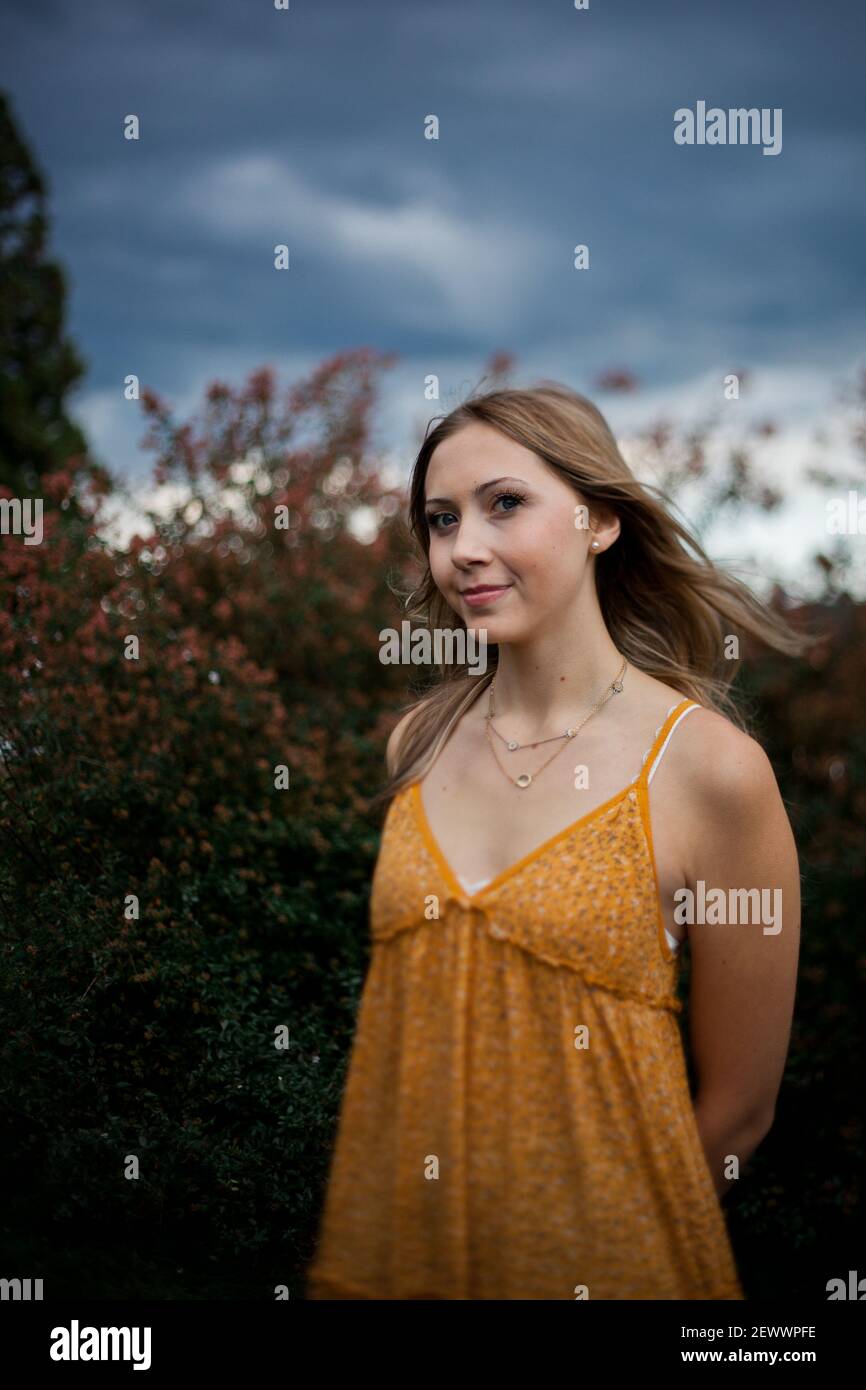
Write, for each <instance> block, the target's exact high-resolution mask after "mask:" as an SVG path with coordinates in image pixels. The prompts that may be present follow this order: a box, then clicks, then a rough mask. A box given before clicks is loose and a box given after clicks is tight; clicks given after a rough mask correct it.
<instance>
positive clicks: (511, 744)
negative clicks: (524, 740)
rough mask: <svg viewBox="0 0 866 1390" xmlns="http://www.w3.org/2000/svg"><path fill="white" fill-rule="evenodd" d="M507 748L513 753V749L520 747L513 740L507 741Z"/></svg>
mask: <svg viewBox="0 0 866 1390" xmlns="http://www.w3.org/2000/svg"><path fill="white" fill-rule="evenodd" d="M508 747H509V748H510V750H511V752H512V753H513V752H514V750H515V748H519V747H520V744H519V743H515V742H514V741H513V740H509V743H508Z"/></svg>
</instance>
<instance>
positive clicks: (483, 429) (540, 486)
mask: <svg viewBox="0 0 866 1390" xmlns="http://www.w3.org/2000/svg"><path fill="white" fill-rule="evenodd" d="M425 497H426V502H425V512H426V516H427V525H428V527H429V531H430V571H431V573H432V575H433V579H434V582H435V584H436V586H437V588H438V589H439V590H440V592H441V594H442V596H443V598H444V599H445V601H446V602H447V603H448V604H449V605H450V607H451V608H453V610H454V612H455V613H457V614H459V615H460V617H461V618H463V620H464V621H465V623H466V626H467V628H473V629H481V628H484V629H486V631H487V641H488V642H516V641H521V640H525V639H526V638H527V637H529V636H533V635H535V634H536V633H537V632H538V631H539V630H540V629H543V628H545V627H548V626H549V625H550V624H554V625H556V624H561V623H562V622H563V618H564V615H565V613H566V611H567V609H568V608H569V606H570V605H571V604H572V602H573V601H574V599H575V598H576V596H577V594H578V593H579V591H580V587H581V584H582V583H583V582H584V581H585V579H586V578H587V577H590V578H591V576H588V568H589V566H588V554H589V546H590V542H591V541H592V539H593V538H594V537H596V536H597V537H601V536H603V535H606V534H608V533H607V532H604V531H601V530H596V531H591V530H589V529H587V525H586V521H585V514H584V515H583V516H581V514H580V513H579V512H577V511H576V508H578V506H579V504H580V501H581V499H580V498H579V497H578V496H577V494H576V493H575V491H574V489H573V488H571V487H570V486H569V485H568V484H567V483H565V482H563V480H562V479H561V478H560V477H559V476H558V475H557V474H556V473H555V472H554V471H553V470H552V469H550V468H548V466H547V465H546V464H545V463H543V462H542V460H541V459H540V458H538V456H537V455H536V454H534V453H532V451H531V450H529V449H526V448H524V447H523V445H522V444H518V443H516V442H515V441H514V440H512V439H509V438H508V436H507V435H503V434H500V433H499V431H498V430H496V429H494V428H493V427H492V426H490V425H486V424H481V423H477V422H473V423H472V424H469V425H465V426H463V427H462V428H461V429H460V430H458V431H457V433H456V434H453V435H451V436H450V437H449V438H448V439H445V440H443V442H442V443H441V444H439V445H437V447H436V448H435V449H434V451H433V454H432V456H431V458H430V462H429V465H428V468H427V479H426V488H425ZM576 520H577V521H578V525H575V521H576ZM595 520H596V519H595V518H593V522H595ZM613 525H614V528H616V523H615V522H614V523H613ZM616 529H618V528H616ZM606 543H607V542H604V541H603V542H602V544H606ZM593 553H600V552H593ZM481 586H495V588H494V591H493V592H491V593H490V594H488V595H479V596H478V598H477V599H476V600H475V601H473V600H472V596H471V594H469V593H467V592H466V591H467V590H471V589H473V588H476V587H481Z"/></svg>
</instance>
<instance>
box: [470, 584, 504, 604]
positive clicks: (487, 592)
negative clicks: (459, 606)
mask: <svg viewBox="0 0 866 1390" xmlns="http://www.w3.org/2000/svg"><path fill="white" fill-rule="evenodd" d="M510 588H511V585H510V584H503V585H502V586H501V587H500V588H498V589H481V590H479V592H478V593H473V594H470V593H465V592H464V593H463V594H462V595H461V597H462V598H463V600H464V602H465V603H468V604H469V606H470V608H486V607H487V605H488V604H489V603H495V602H496V600H497V599H500V598H502V595H503V594H507V593H508V590H509V589H510Z"/></svg>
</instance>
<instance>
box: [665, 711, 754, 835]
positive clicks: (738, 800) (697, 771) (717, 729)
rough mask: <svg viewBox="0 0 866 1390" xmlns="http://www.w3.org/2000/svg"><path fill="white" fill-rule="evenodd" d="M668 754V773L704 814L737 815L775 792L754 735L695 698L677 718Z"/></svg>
mask: <svg viewBox="0 0 866 1390" xmlns="http://www.w3.org/2000/svg"><path fill="white" fill-rule="evenodd" d="M682 698H684V697H682ZM667 756H668V758H669V762H670V768H669V771H670V774H671V775H672V776H673V777H675V778H676V780H677V782H678V783H679V784H680V785H681V786H682V787H683V789H684V790H685V791H687V792H688V794H689V795H690V797H692V798H694V801H695V803H696V804H697V806H698V807H699V808H701V810H703V811H706V812H708V813H714V814H715V815H720V816H722V817H724V816H727V815H730V814H731V813H733V812H735V811H736V812H737V813H738V814H742V813H744V812H747V811H748V810H749V808H750V807H754V808H756V809H757V808H759V807H760V806H761V805H762V804H765V802H766V798H767V796H769V795H776V796H778V794H779V793H778V784H777V782H776V776H775V773H774V772H773V767H772V764H771V762H770V759H769V758H768V756H767V754H766V752H765V750H764V748H763V747H762V746H761V744H760V742H759V741H758V739H757V738H754V737H753V736H752V735H751V734H749V733H747V732H746V731H745V730H743V729H740V728H738V727H737V725H736V724H734V723H733V722H732V720H730V719H729V718H728V717H727V715H724V714H722V713H720V712H719V711H718V710H714V709H710V708H708V707H707V706H706V705H702V704H700V703H699V702H695V706H694V707H692V708H691V710H690V712H689V716H688V718H687V719H683V720H682V721H680V723H679V725H678V727H677V736H676V738H674V739H672V740H671V743H670V746H669V748H668V750H667Z"/></svg>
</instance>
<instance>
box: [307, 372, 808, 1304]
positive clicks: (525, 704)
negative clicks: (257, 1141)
mask: <svg viewBox="0 0 866 1390" xmlns="http://www.w3.org/2000/svg"><path fill="white" fill-rule="evenodd" d="M411 513H412V530H413V532H414V534H415V536H416V538H417V539H418V540H419V542H420V545H421V547H422V550H423V552H424V555H425V557H426V561H427V566H428V569H427V574H426V576H425V582H424V586H423V588H422V590H421V597H420V604H419V607H418V609H416V610H415V611H416V612H419V613H420V614H421V615H422V616H423V617H424V618H426V620H427V621H428V622H429V624H430V626H431V628H435V627H443V628H452V629H453V628H455V627H457V628H461V627H465V628H466V629H475V630H476V631H477V632H478V633H479V634H481V632H482V630H486V640H487V643H488V648H487V655H488V661H489V665H488V669H487V671H486V673H485V674H484V675H481V676H479V675H473V674H470V673H469V671H468V669H467V667H466V666H465V665H464V666H461V667H458V666H451V667H448V668H446V669H443V670H442V673H441V675H442V679H441V682H440V683H439V684H438V685H437V686H436V687H435V689H433V691H432V693H428V694H427V695H426V696H425V698H423V699H422V700H420V701H417V702H416V703H415V704H414V705H413V706H412V707H411V708H410V709H409V711H408V712H407V713H406V714H405V715H404V717H403V718H402V719H401V720H400V722H399V723H398V724H397V726H396V727H395V729H394V731H393V733H392V735H391V738H390V740H389V743H388V749H387V760H388V768H389V772H390V781H389V783H388V786H387V787H386V789H385V792H384V793H383V795H389V796H392V797H393V800H392V801H391V804H390V806H389V809H388V814H387V816H386V820H385V825H384V829H383V835H382V842H381V847H380V852H379V858H378V862H377V865H376V871H375V875H374V879H373V887H372V899H371V908H370V921H371V936H372V948H373V949H372V959H371V964H370V969H369V973H368V976H367V979H366V982H365V986H364V992H363V997H362V1001H361V1006H360V1011H359V1016H358V1022H357V1030H356V1035H355V1041H354V1045H353V1050H352V1056H351V1059H350V1066H349V1071H348V1075H347V1081H346V1088H345V1093H344V1097H343V1107H342V1112H341V1116H340V1124H339V1130H338V1135H337V1143H336V1148H335V1152H334V1156H333V1159H332V1164H331V1172H330V1180H329V1185H328V1191H327V1196H326V1203H325V1209H324V1214H323V1220H322V1226H321V1232H320V1241H319V1248H318V1252H317V1256H316V1259H315V1260H314V1262H313V1265H312V1267H311V1269H310V1270H309V1271H308V1285H307V1294H308V1297H311V1298H331V1299H333V1298H338V1299H339V1298H342V1299H346V1298H349V1299H352V1298H361V1299H362V1298H367V1299H575V1298H591V1299H593V1298H594V1299H741V1298H743V1296H744V1294H743V1290H742V1286H741V1283H740V1280H739V1275H738V1271H737V1269H736V1266H735V1262H734V1258H733V1254H732V1250H731V1246H730V1242H729V1238H728V1234H727V1228H726V1224H725V1219H724V1214H723V1211H722V1208H721V1205H720V1199H721V1197H722V1196H723V1194H724V1193H725V1191H726V1190H727V1188H728V1187H729V1186H730V1185H731V1183H732V1182H733V1181H735V1180H736V1178H737V1177H738V1176H739V1175H740V1174H741V1172H742V1167H743V1165H744V1164H745V1163H746V1162H747V1160H748V1158H749V1156H750V1155H751V1154H752V1153H753V1151H754V1149H755V1148H756V1146H757V1145H758V1144H759V1143H760V1142H761V1139H762V1138H763V1137H764V1136H765V1135H766V1133H767V1131H768V1130H769V1128H770V1126H771V1124H772V1121H773V1114H774V1107H775V1101H776V1096H777V1092H778V1089H779V1085H780V1082H781V1077H782V1073H783V1068H784V1063H785V1057H786V1052H787V1047H788V1041H789V1035H790V1026H791V1018H792V1010H793V1001H794V993H795V981H796V970H797V956H798V947H799V872H798V865H797V857H796V851H795V847H794V842H793V837H792V834H791V828H790V825H789V823H788V818H787V815H786V813H785V809H784V806H783V803H782V800H781V797H780V794H779V790H778V787H777V784H776V780H775V777H774V775H773V772H772V769H771V767H770V764H769V761H768V759H767V757H766V755H765V754H764V752H763V750H762V749H761V747H760V746H759V745H758V743H756V742H755V741H754V739H752V738H751V737H750V736H749V735H748V733H747V732H745V730H744V728H743V721H742V718H741V716H740V715H739V714H738V713H737V711H736V708H735V706H734V705H733V703H732V701H731V699H730V696H729V694H728V692H727V687H728V685H729V683H730V680H731V678H732V675H733V672H734V670H735V667H736V661H735V660H731V659H730V657H731V653H732V652H733V650H734V647H735V639H739V638H741V637H742V636H743V635H745V634H747V633H749V634H752V635H754V636H757V637H758V638H760V639H762V640H763V641H764V642H766V643H767V644H769V645H770V646H773V647H776V648H777V649H780V650H783V651H788V652H796V651H800V650H802V649H803V647H804V646H805V640H804V639H803V638H800V637H798V636H797V635H796V634H794V633H793V631H792V630H790V629H789V628H788V627H787V626H786V625H785V624H784V622H783V621H782V620H781V619H780V618H778V617H777V616H776V615H775V614H774V613H773V612H772V611H771V610H769V609H768V608H766V607H765V606H764V605H762V604H761V603H760V602H759V601H758V600H757V599H756V598H755V597H754V596H753V595H752V594H751V593H750V592H749V591H748V590H747V589H746V588H744V587H743V586H741V585H740V584H739V583H738V581H736V580H735V579H733V578H731V577H730V576H728V575H726V574H724V573H722V572H721V571H720V570H719V569H718V568H717V567H716V566H714V565H713V563H712V562H711V561H710V560H709V559H708V557H707V556H706V554H705V553H704V551H703V550H702V549H701V547H700V546H699V545H698V544H697V542H695V541H694V540H693V539H692V538H690V537H689V535H688V533H687V532H686V531H685V530H684V529H683V528H682V527H681V526H680V525H679V523H678V522H677V521H676V520H675V519H674V518H673V517H672V516H671V515H670V514H669V513H668V511H667V510H666V509H665V508H664V507H663V506H662V505H661V503H660V502H659V501H658V500H655V499H654V498H653V497H652V496H651V495H650V489H648V488H647V487H645V486H642V485H641V484H639V483H638V482H637V480H636V479H635V478H634V477H633V475H632V473H631V472H630V470H629V468H628V466H627V464H626V463H625V461H624V460H623V458H622V456H621V454H620V452H619V450H618V448H617V445H616V442H615V440H614V438H613V435H612V434H611V432H610V430H609V428H608V426H607V424H606V423H605V421H604V419H603V417H602V416H601V414H600V413H599V411H598V410H597V409H596V408H595V407H594V406H593V405H592V404H591V403H590V402H589V401H588V400H586V399H585V398H583V397H581V396H579V395H577V394H576V393H574V392H572V391H569V390H567V389H566V388H564V387H559V386H556V385H542V386H539V387H535V388H533V389H528V390H502V391H495V392H491V393H487V394H485V395H479V396H475V397H474V398H470V399H469V400H468V401H466V402H465V403H463V404H462V405H460V406H459V407H458V408H457V409H456V410H454V411H453V412H452V413H451V414H449V415H448V416H446V417H445V418H444V419H442V420H441V421H440V423H439V424H438V425H437V426H436V428H434V429H433V430H432V432H430V433H429V434H428V437H427V438H426V440H425V442H424V444H423V446H422V448H421V450H420V453H419V455H418V458H417V461H416V464H415V470H414V475H413V478H412V483H411ZM708 904H712V905H714V906H713V907H712V908H711V907H710V906H708ZM759 908H760V910H759ZM686 938H688V949H689V950H690V952H691V966H692V970H691V990H690V1001H689V1002H690V1007H689V1013H690V1024H691V1042H692V1047H693V1057H694V1063H695V1068H696V1072H697V1085H696V1093H695V1095H694V1096H692V1095H691V1094H690V1089H689V1083H688V1078H687V1072H686V1065H685V1056H684V1052H683V1042H682V1036H681V1032H680V1023H679V1020H678V1014H679V1013H680V1011H681V1004H680V1001H679V999H678V997H677V992H676V980H677V970H678V964H679V960H680V954H681V952H682V950H683V948H684V942H685V940H686Z"/></svg>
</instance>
